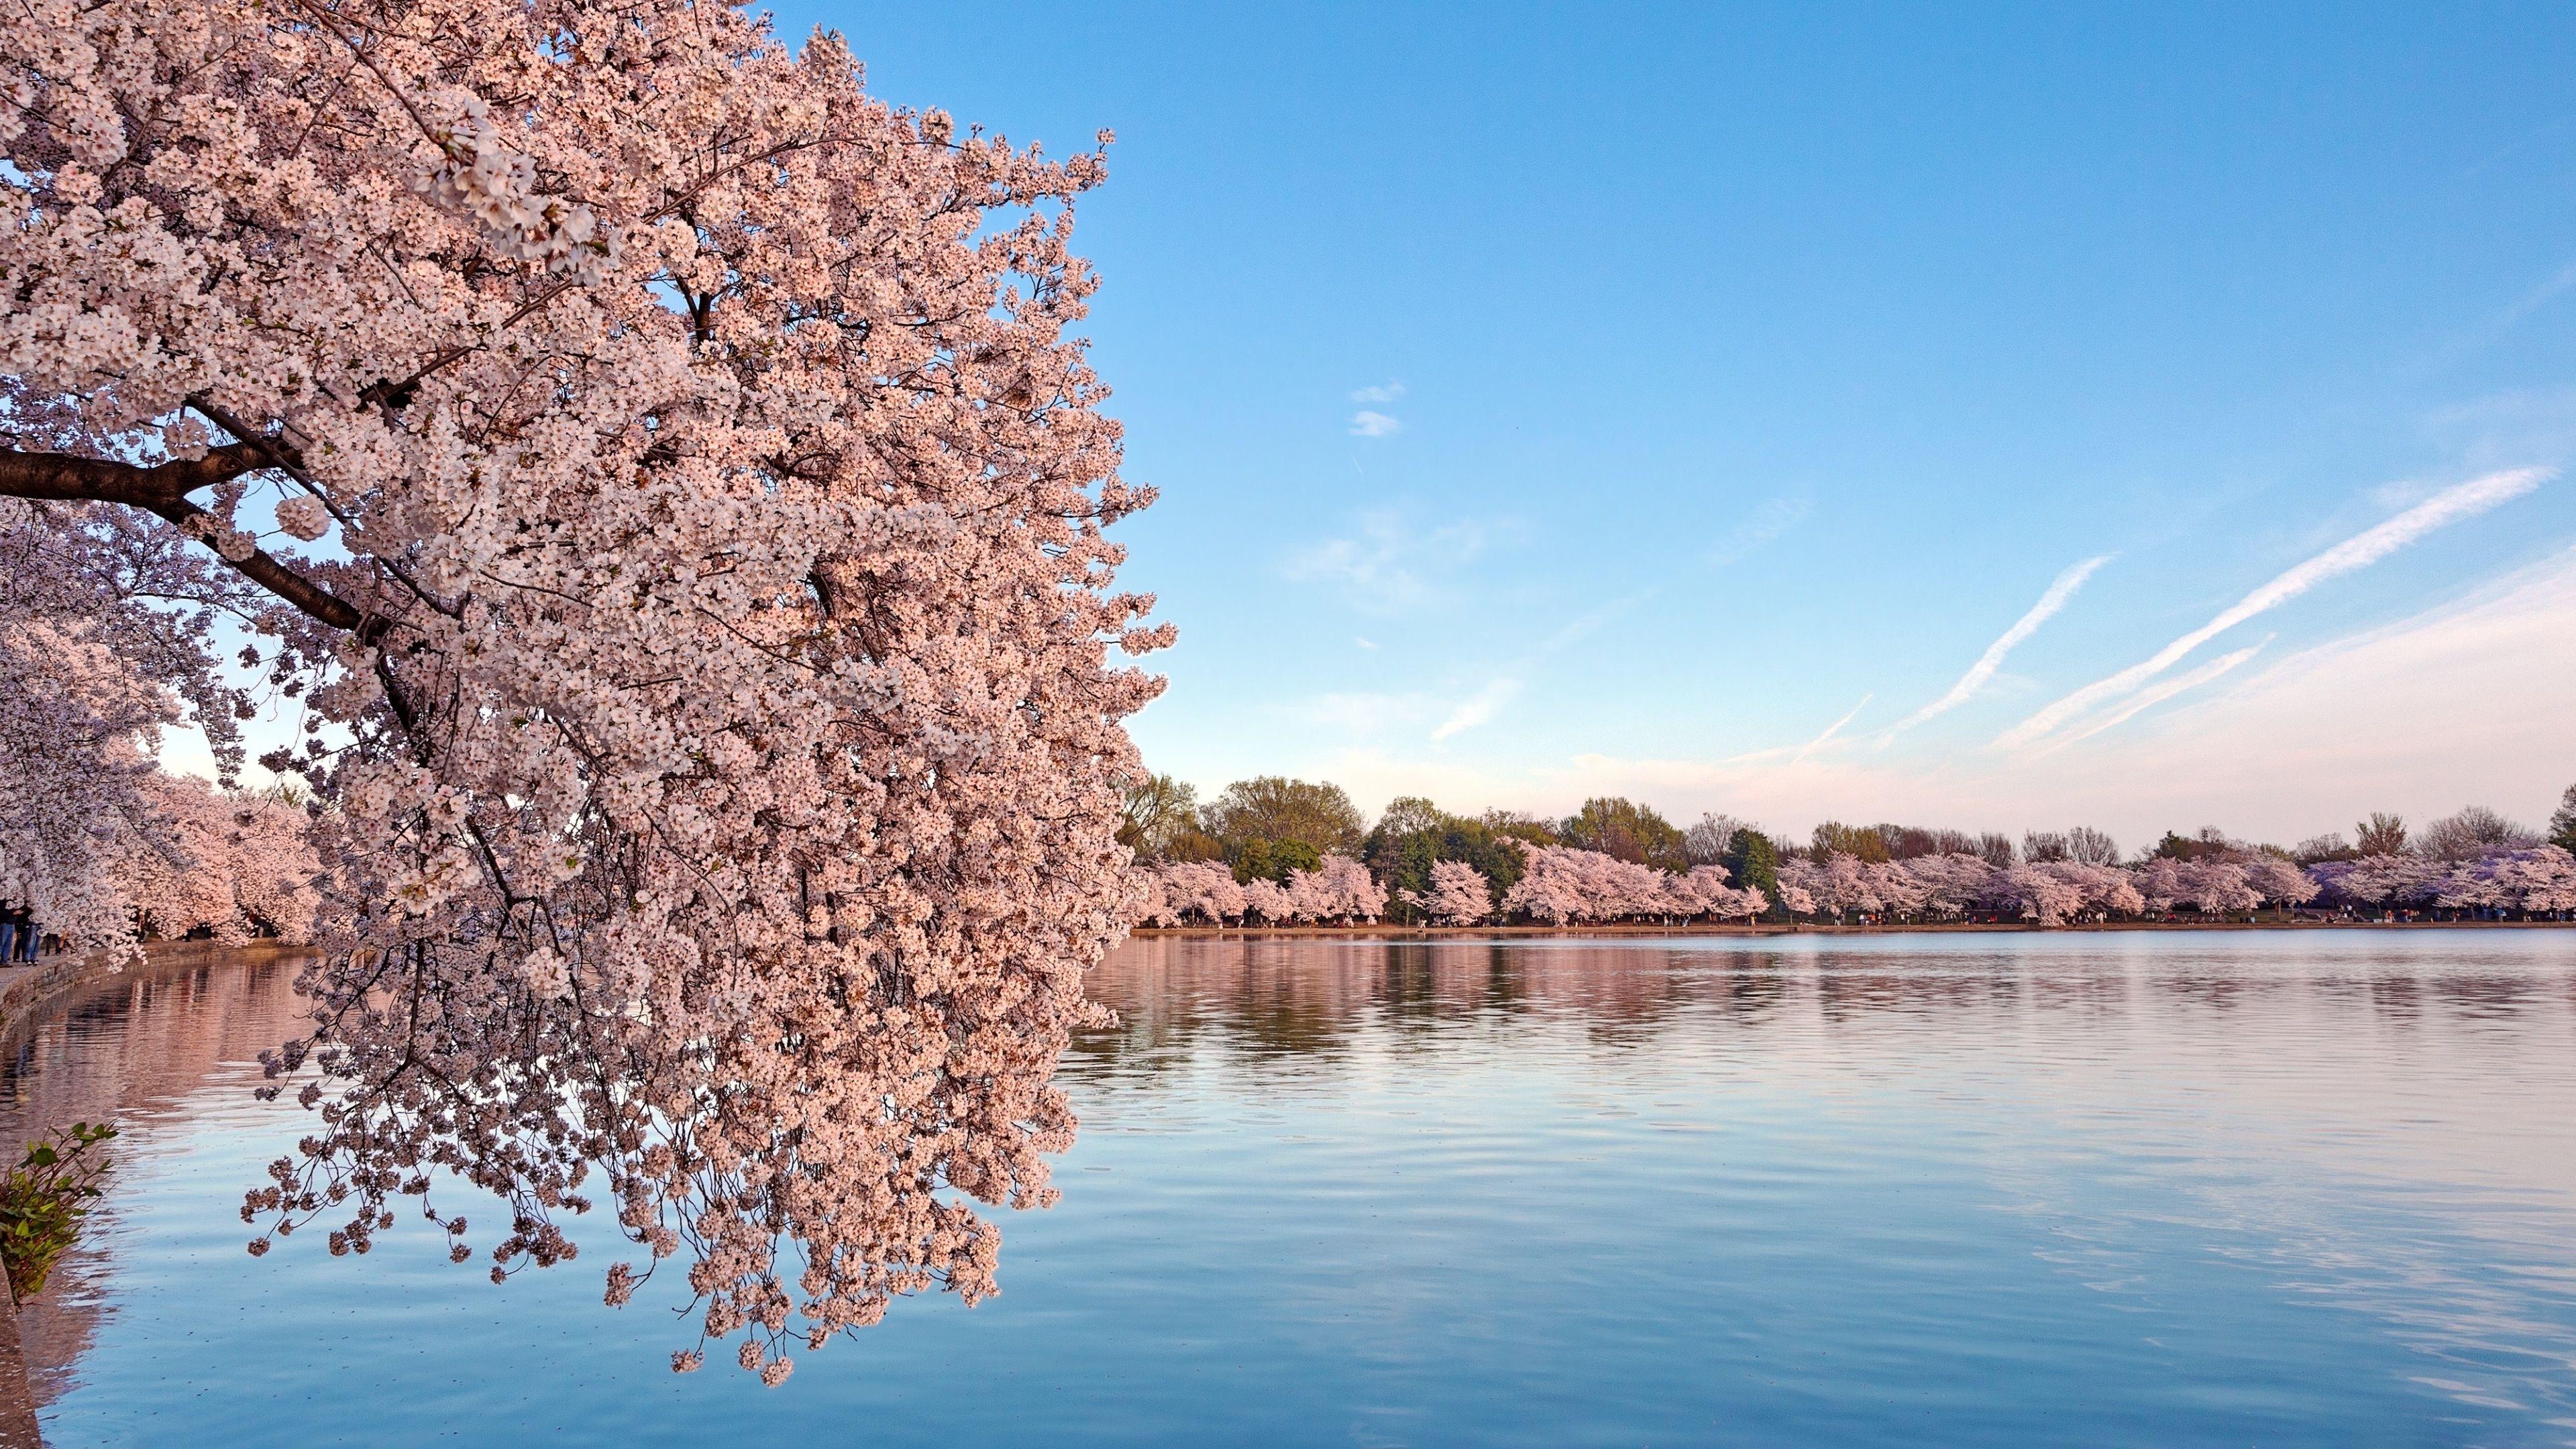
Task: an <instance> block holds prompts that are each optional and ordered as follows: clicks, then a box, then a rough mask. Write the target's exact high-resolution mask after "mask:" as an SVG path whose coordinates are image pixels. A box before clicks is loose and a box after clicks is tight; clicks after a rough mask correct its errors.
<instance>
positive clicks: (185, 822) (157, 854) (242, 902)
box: [114, 772, 322, 944]
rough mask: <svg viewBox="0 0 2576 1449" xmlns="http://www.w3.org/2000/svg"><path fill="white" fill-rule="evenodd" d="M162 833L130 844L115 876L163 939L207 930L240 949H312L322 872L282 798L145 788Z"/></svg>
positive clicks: (153, 780)
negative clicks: (279, 944)
mask: <svg viewBox="0 0 2576 1449" xmlns="http://www.w3.org/2000/svg"><path fill="white" fill-rule="evenodd" d="M143 794H144V798H145V799H146V800H147V801H148V802H149V803H150V804H151V806H152V807H153V809H154V811H155V812H156V815H157V817H158V818H157V820H156V822H155V824H156V825H157V827H158V828H157V829H154V830H151V831H149V832H146V833H138V835H137V836H136V837H135V838H134V839H133V840H132V841H131V842H130V843H129V844H128V846H127V848H126V851H125V854H124V857H123V858H122V859H121V860H120V861H119V863H118V865H117V867H116V869H115V872H114V874H115V876H116V878H117V883H118V886H119V888H120V891H121V893H122V895H123V897H124V899H125V900H127V901H128V902H130V903H131V904H132V905H133V907H134V908H135V910H136V912H137V913H138V914H139V916H140V917H141V918H142V920H143V921H144V922H145V923H146V924H148V925H149V926H150V927H151V928H152V929H153V930H154V931H156V932H157V933H158V934H160V935H163V936H168V937H174V938H175V937H181V936H187V935H190V934H193V933H194V932H196V931H199V930H204V931H205V932H206V933H207V934H208V935H209V936H210V937H212V938H213V939H214V940H217V941H223V942H228V943H235V944H238V943H240V942H244V941H248V940H250V939H252V938H253V937H255V936H258V935H260V934H262V933H263V932H265V933H267V934H270V935H274V936H276V937H277V938H279V939H281V940H285V941H290V942H297V943H301V942H307V941H310V940H312V939H313V930H314V924H315V920H316V917H317V916H318V915H319V914H320V911H321V907H322V898H321V895H320V893H319V892H318V891H317V890H316V889H315V887H314V882H315V881H316V880H317V879H318V878H319V877H320V875H321V873H322V867H321V862H320V861H319V860H318V859H317V858H316V857H315V855H314V851H313V846H312V844H311V842H310V841H309V840H308V839H307V838H306V835H305V825H306V821H305V818H304V812H302V811H301V810H298V809H295V808H294V807H292V806H290V805H288V804H286V803H284V802H283V801H280V800H278V799H275V798H270V797H263V796H256V795H235V794H226V793H224V792H221V791H218V790H216V789H215V788H214V787H213V786H211V785H209V784H208V783H207V782H205V781H203V780H199V779H195V778H192V777H190V776H186V775H171V774H167V773H158V772H156V773H154V774H152V775H150V776H148V777H146V779H145V781H144V784H143Z"/></svg>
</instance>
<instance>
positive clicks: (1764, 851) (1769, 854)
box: [1723, 830, 1780, 905]
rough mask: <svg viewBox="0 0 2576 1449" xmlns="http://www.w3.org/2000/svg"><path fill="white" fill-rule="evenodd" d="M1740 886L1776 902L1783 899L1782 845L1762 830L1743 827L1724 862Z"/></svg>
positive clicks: (1730, 874) (1728, 872)
mask: <svg viewBox="0 0 2576 1449" xmlns="http://www.w3.org/2000/svg"><path fill="white" fill-rule="evenodd" d="M1723 864H1724V865H1725V866H1726V871H1727V874H1728V875H1729V876H1731V877H1732V878H1733V879H1734V881H1735V883H1736V884H1737V885H1738V886H1741V887H1743V888H1745V889H1748V890H1758V891H1760V892H1762V894H1764V895H1766V896H1768V897H1770V898H1771V900H1772V902H1773V903H1774V904H1775V905H1776V904H1777V903H1778V902H1779V899H1780V847H1779V846H1778V845H1776V844H1774V843H1773V841H1772V839H1771V837H1770V836H1768V835H1765V834H1763V833H1762V832H1761V831H1759V830H1739V831H1737V832H1736V833H1735V844H1734V847H1733V849H1732V850H1730V851H1729V852H1728V854H1727V857H1726V860H1725V861H1724V862H1723Z"/></svg>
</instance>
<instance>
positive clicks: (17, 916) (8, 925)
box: [0, 901, 60, 965]
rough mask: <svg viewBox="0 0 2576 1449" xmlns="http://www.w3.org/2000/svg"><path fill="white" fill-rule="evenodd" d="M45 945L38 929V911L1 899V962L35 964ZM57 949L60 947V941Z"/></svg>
mask: <svg viewBox="0 0 2576 1449" xmlns="http://www.w3.org/2000/svg"><path fill="white" fill-rule="evenodd" d="M44 945H45V938H44V935H43V933H42V932H40V931H38V930H37V929H36V913H35V910H34V909H33V908H32V907H29V906H14V907H13V906H11V905H10V904H9V903H8V902H7V901H0V962H8V963H9V964H11V965H33V964H34V963H35V960H36V954H37V952H38V951H39V949H41V948H42V947H43V946H44ZM55 949H57V950H59V949H60V946H59V943H57V945H56V947H55Z"/></svg>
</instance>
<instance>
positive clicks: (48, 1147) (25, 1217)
mask: <svg viewBox="0 0 2576 1449" xmlns="http://www.w3.org/2000/svg"><path fill="white" fill-rule="evenodd" d="M115 1135H116V1129H115V1128H114V1127H112V1126H109V1125H108V1124H106V1123H104V1122H102V1123H100V1124H98V1125H97V1126H94V1127H93V1126H91V1125H90V1124H89V1123H87V1122H75V1123H73V1124H72V1125H71V1126H69V1127H67V1128H63V1129H60V1130H57V1131H56V1132H55V1133H54V1135H53V1140H52V1141H50V1142H30V1143H28V1144H27V1156H26V1160H25V1161H23V1162H21V1163H19V1164H18V1166H17V1169H16V1170H15V1171H13V1172H11V1173H10V1174H9V1180H8V1182H7V1183H6V1184H5V1185H0V1265H5V1266H6V1267H7V1269H8V1272H9V1301H10V1302H11V1303H12V1304H18V1303H24V1302H26V1301H27V1300H28V1299H30V1298H33V1297H35V1296H36V1295H37V1294H39V1293H41V1292H43V1291H44V1289H45V1275H47V1274H48V1273H51V1272H52V1271H53V1269H54V1260H55V1259H57V1258H60V1257H61V1256H62V1255H63V1250H64V1249H65V1248H68V1247H70V1246H71V1245H72V1239H74V1238H75V1237H77V1236H79V1234H80V1225H81V1219H83V1218H86V1217H88V1216H89V1209H90V1200H91V1199H93V1198H95V1197H97V1196H98V1195H99V1187H98V1180H99V1179H100V1178H102V1177H105V1176H106V1175H107V1169H108V1161H107V1157H106V1154H105V1153H104V1152H100V1153H96V1154H93V1153H92V1152H91V1150H90V1149H92V1148H94V1147H97V1146H99V1144H101V1143H103V1142H105V1141H107V1140H108V1139H109V1138H111V1137H114V1136H115Z"/></svg>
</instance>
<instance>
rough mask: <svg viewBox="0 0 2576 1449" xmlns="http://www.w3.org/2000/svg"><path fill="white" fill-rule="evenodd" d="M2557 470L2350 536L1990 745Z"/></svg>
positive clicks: (2467, 488)
mask: <svg viewBox="0 0 2576 1449" xmlns="http://www.w3.org/2000/svg"><path fill="white" fill-rule="evenodd" d="M2554 471H2555V470H2553V469H2548V468H2510V469H2506V470H2504V471H2502V472H2497V473H2489V474H2486V475H2485V476H2483V477H2479V478H2472V479H2470V480H2469V481H2468V482H2466V483H2460V484H2456V485H2454V486H2452V487H2450V488H2446V489H2444V490H2443V491H2441V492H2440V493H2437V494H2435V495H2434V496H2433V497H2431V498H2428V499H2426V500H2425V501H2423V502H2422V503H2419V504H2417V505H2415V506H2414V507H2412V508H2409V509H2407V510H2406V511H2405V512H2403V513H2401V514H2398V515H2397V516H2396V517H2394V518H2391V519H2388V520H2387V521H2385V522H2383V523H2381V524H2379V525H2378V526H2377V527H2375V528H2369V529H2365V530H2363V531H2362V532H2360V533H2357V534H2354V535H2353V536H2352V537H2350V538H2348V539H2345V540H2344V541H2343V542H2341V543H2339V544H2336V545H2335V546H2334V547H2332V548H2330V549H2327V550H2326V551H2325V552H2323V553H2321V554H2318V555H2317V556H2316V557H2314V558H2311V559H2309V560H2308V561H2307V562H2305V563H2302V564H2300V565H2298V566H2297V567H2295V568H2291V569H2288V570H2286V571H2284V572H2283V573H2281V574H2279V575H2277V576H2276V577H2274V578H2273V579H2272V580H2271V581H2270V582H2268V583H2266V584H2264V585H2263V586H2262V587H2261V588H2258V589H2256V590H2254V592H2252V593H2250V594H2247V595H2246V596H2245V597H2244V598H2242V599H2239V600H2237V601H2236V602H2235V603H2234V604H2233V605H2231V606H2229V607H2228V608H2227V609H2226V610H2225V611H2223V612H2221V613H2220V614H2219V615H2218V617H2216V618H2214V619H2212V620H2210V621H2209V622H2208V623H2206V624H2203V625H2201V626H2200V627H2199V628H2197V629H2194V630H2192V631H2191V632H2190V633H2188V634H2185V635H2183V636H2182V637H2181V638H2179V639H2176V640H2174V641H2173V642H2172V643H2170V644H2167V645H2166V646H2165V647H2164V648H2162V649H2159V650H2157V651H2156V652H2155V654H2154V655H2153V656H2151V657H2149V658H2147V659H2145V660H2142V661H2140V662H2139V663H2136V664H2132V665H2130V666H2129V667H2128V668H2126V669H2123V670H2121V671H2120V672H2119V673H2117V674H2113V675H2109V676H2107V677H2105V678H2102V679H2097V680H2095V681H2094V682H2092V683H2091V684H2088V685H2086V686H2084V687H2083V688H2082V689H2079V690H2076V691H2075V692H2073V693H2072V694H2068V695H2066V696H2065V697H2063V698H2061V699H2059V700H2058V701H2056V702H2055V703H2053V704H2051V705H2049V706H2048V707H2047V708H2045V709H2043V710H2040V711H2039V712H2038V713H2036V714H2034V715H2032V716H2031V717H2030V718H2028V719H2025V720H2023V721H2022V722H2021V723H2019V724H2017V725H2014V726H2013V727H2012V728H2011V729H2008V730H2006V731H2004V732H2003V733H2002V734H2001V735H1999V736H1997V737H1996V739H1995V743H1996V744H1997V745H1999V746H2001V747H2003V748H2006V749H2015V748H2019V747H2020V746H2023V745H2027V744H2029V743H2030V742H2032V741H2033V740H2036V739H2039V738H2040V737H2042V736H2044V735H2047V734H2049V733H2050V732H2052V731H2054V730H2056V729H2057V728H2058V727H2059V726H2061V725H2063V724H2065V723H2066V722H2067V721H2068V720H2070V719H2073V718H2074V717H2075V716H2077V715H2079V714H2082V713H2083V712H2084V711H2086V710H2088V709H2091V708H2093V707H2094V706H2096V705H2098V704H2101V703H2103V702H2105V701H2107V700H2111V699H2115V698H2117V697H2119V696H2121V695H2124V694H2127V693H2128V692H2129V691H2131V690H2134V689H2136V688H2138V687H2139V686H2141V685H2143V684H2145V683H2146V682H2147V681H2148V680H2150V679H2153V678H2155V677H2156V676H2157V675H2160V674H2162V673H2164V672H2165V671H2166V670H2168V669H2171V668H2172V667H2173V666H2174V665H2176V664H2178V663H2180V662H2182V659H2183V657H2184V656H2185V655H2187V654H2189V653H2191V652H2192V651H2193V650H2195V649H2197V648H2199V647H2200V646H2201V645H2203V644H2206V643H2208V642H2209V641H2210V640H2211V639H2213V638H2216V637H2217V636H2218V635H2220V634H2222V633H2224V632H2226V631H2227V630H2229V629H2233V628H2235V627H2236V626H2237V625H2239V624H2242V623H2244V622H2245V621H2246V620H2248V619H2251V618H2253V617H2254V616H2256V615H2258V614H2261V613H2264V612H2267V611H2269V610H2271V609H2275V608H2278V607H2280V606H2281V605H2282V604H2285V603H2288V602H2289V601H2290V600H2292V599H2295V598H2297V597H2298V596H2299V595H2301V594H2304V593H2306V592H2307V591H2308V590H2310V589H2313V588H2315V587H2316V586H2317V585H2319V584H2321V583H2324V582H2325V581H2327V580H2328V579H2332V578H2336V577H2338V576H2340V575H2343V574H2348V573H2351V572H2353V571H2355V570H2357V569H2363V568H2367V567H2369V566H2370V565H2372V564H2374V563H2377V562H2379V561H2380V560H2381V559H2383V558H2386V557H2388V556H2389V555H2390V554H2392V553H2395V552H2396V551H2397V550H2399V549H2401V548H2404V547H2405V546H2406V545H2408V544H2410V543H2413V542H2414V541H2416V540H2417V539H2419V538H2422V537H2423V536H2424V535H2426V534H2428V533H2431V532H2433V531H2434V530H2435V529H2437V528H2440V527H2442V526H2443V525H2445V524H2449V523H2456V522H2458V521H2459V520H2461V519H2463V518H2470V517H2474V516H2476V515H2477V514H2480V513H2484V512H2486V511H2487V510H2488V509H2490V508H2494V507H2496V506H2497V505H2498V504H2502V503H2507V502H2510V501H2512V500H2513V499H2516V498H2519V497H2521V496H2522V495H2524V494H2526V493H2529V492H2530V491H2531V490H2533V489H2534V488H2537V487H2539V486H2540V485H2541V483H2542V482H2544V481H2546V480H2547V479H2548V478H2549V477H2550V476H2552V474H2553V473H2554Z"/></svg>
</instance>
